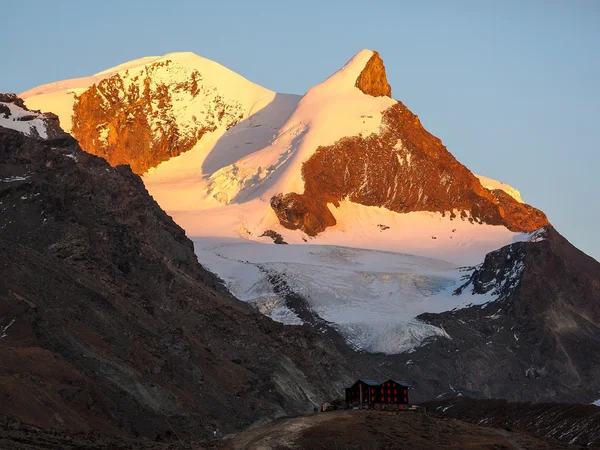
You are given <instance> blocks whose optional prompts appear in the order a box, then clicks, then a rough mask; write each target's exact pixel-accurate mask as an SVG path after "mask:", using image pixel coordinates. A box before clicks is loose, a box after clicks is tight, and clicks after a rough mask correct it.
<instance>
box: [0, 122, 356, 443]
mask: <svg viewBox="0 0 600 450" xmlns="http://www.w3.org/2000/svg"><path fill="white" fill-rule="evenodd" d="M26 113H27V111H25V112H23V114H26ZM0 231H1V232H0V361H2V364H0V398H1V399H3V400H2V401H0V414H6V415H9V416H12V417H15V418H16V419H18V420H19V421H22V422H26V423H32V424H34V425H36V426H40V427H44V428H56V427H58V428H66V429H71V430H82V431H86V430H92V429H96V430H102V431H104V432H107V433H112V434H115V433H116V434H119V433H121V434H122V433H131V434H136V435H142V436H146V437H150V438H155V437H156V436H157V435H159V434H164V433H165V432H166V431H167V430H175V432H176V433H177V435H178V437H180V438H182V439H183V438H187V437H189V436H195V437H196V438H201V437H203V436H212V435H213V434H214V431H216V430H218V433H219V435H222V434H224V433H228V432H231V431H234V430H239V429H241V428H244V427H245V426H247V425H250V424H251V423H253V422H255V421H258V420H264V419H268V418H273V417H276V416H279V415H282V414H289V413H295V412H302V411H308V410H311V409H312V407H313V405H316V404H317V403H318V402H319V401H320V400H321V398H325V397H329V396H336V395H339V392H340V390H341V388H342V387H343V386H344V382H345V380H347V379H348V377H349V374H351V373H352V369H350V368H349V367H348V366H347V364H346V362H345V361H344V359H343V358H342V356H341V354H340V353H339V351H338V350H337V349H336V347H335V346H334V345H333V343H332V342H331V341H330V340H329V339H327V338H326V337H324V336H321V335H319V334H318V333H316V332H313V331H311V330H310V329H309V328H307V327H284V326H283V325H281V324H278V323H276V322H273V321H271V320H270V319H268V318H266V317H264V316H263V315H262V314H260V313H258V312H257V311H255V310H254V309H252V308H251V307H250V306H248V305H247V304H245V303H242V302H240V301H238V300H236V299H235V298H233V297H232V296H231V295H230V294H229V293H228V292H227V291H226V290H225V289H224V288H223V286H222V285H221V284H220V281H219V280H218V279H217V278H216V277H215V276H214V275H213V274H211V273H209V272H207V271H206V270H204V269H203V267H202V266H201V265H200V264H199V263H198V260H197V258H196V255H195V254H194V249H193V244H192V242H191V241H190V240H189V239H188V238H187V237H186V236H185V233H184V231H183V230H182V229H181V228H180V227H179V226H178V225H177V224H175V223H174V222H173V220H172V219H171V217H169V216H168V215H167V214H165V213H164V212H163V211H162V210H161V209H160V208H159V206H158V205H157V203H156V202H155V201H154V200H153V199H152V197H150V196H149V195H148V193H147V191H146V190H145V188H144V185H143V183H142V181H141V179H140V178H139V177H138V176H137V175H135V174H134V173H132V172H131V170H130V169H129V167H127V166H117V167H111V166H110V165H109V164H108V163H107V162H106V161H105V160H104V159H102V158H99V157H96V156H94V155H91V154H88V153H85V152H83V151H82V150H81V149H80V147H79V146H78V145H77V142H76V141H75V140H74V139H73V138H72V137H70V136H68V135H65V134H63V135H62V137H59V138H48V139H41V138H40V137H39V136H31V137H30V136H27V135H26V134H24V133H22V132H19V131H17V130H12V129H7V128H0Z"/></svg>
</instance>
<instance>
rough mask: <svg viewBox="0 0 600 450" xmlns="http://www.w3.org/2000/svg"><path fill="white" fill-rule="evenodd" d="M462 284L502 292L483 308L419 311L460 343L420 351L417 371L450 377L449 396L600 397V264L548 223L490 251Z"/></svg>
mask: <svg viewBox="0 0 600 450" xmlns="http://www.w3.org/2000/svg"><path fill="white" fill-rule="evenodd" d="M462 290H463V291H464V292H472V293H473V294H481V293H488V292H489V293H494V294H496V295H497V294H500V295H499V296H498V300H497V301H494V302H491V303H487V304H485V305H483V306H473V307H470V308H465V309H460V310H454V311H449V312H445V313H440V314H423V315H421V316H419V319H421V320H424V321H426V322H427V323H430V324H433V325H436V326H439V327H443V328H444V330H446V332H448V334H449V335H450V336H451V337H452V340H439V341H438V342H436V343H435V344H428V345H425V346H423V347H421V348H419V349H417V350H416V351H415V352H414V353H412V354H411V355H410V360H411V372H412V376H413V377H415V378H416V379H418V378H419V377H421V376H422V377H424V379H435V378H438V377H439V379H443V378H445V377H447V379H448V381H447V382H446V385H445V386H444V385H443V384H441V385H440V389H441V390H442V392H446V393H447V394H446V395H447V396H450V397H451V396H456V395H458V393H462V394H464V395H468V394H471V395H476V396H481V394H482V393H483V394H484V396H485V397H491V398H506V399H510V400H528V401H563V402H565V401H568V402H582V403H591V402H592V401H594V400H596V399H597V397H598V392H599V390H600V382H599V380H600V366H599V365H598V364H597V361H599V360H600V263H598V262H597V261H595V260H594V259H592V258H590V257H589V256H587V255H585V254H584V253H583V252H581V251H579V250H578V249H576V248H575V247H573V245H571V244H570V243H569V242H568V241H567V240H566V239H565V238H564V237H562V236H561V235H560V234H559V233H558V232H557V231H556V230H554V228H552V227H551V226H549V227H547V228H546V229H545V230H543V232H541V233H539V234H538V235H537V236H536V237H534V238H533V239H532V240H531V241H530V242H519V243H515V244H511V245H509V246H507V247H504V248H502V249H499V250H498V251H496V252H492V253H490V254H489V255H488V256H487V257H486V259H485V262H484V263H483V264H482V265H481V266H480V267H479V268H478V269H477V270H476V271H475V272H474V273H473V275H472V276H471V277H470V279H468V280H466V284H465V286H463V288H462ZM464 292H463V295H464ZM473 298H474V299H476V298H477V295H474V296H473Z"/></svg>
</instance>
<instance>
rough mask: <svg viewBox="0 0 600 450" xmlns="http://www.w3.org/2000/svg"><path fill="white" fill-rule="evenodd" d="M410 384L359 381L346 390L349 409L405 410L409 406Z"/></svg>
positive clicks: (402, 382) (390, 381) (386, 381)
mask: <svg viewBox="0 0 600 450" xmlns="http://www.w3.org/2000/svg"><path fill="white" fill-rule="evenodd" d="M408 387H409V386H408V383H406V382H404V381H398V380H384V381H378V380H358V381H357V382H356V383H354V384H353V385H352V386H351V387H349V388H346V404H347V405H348V406H349V407H355V406H358V407H362V408H378V407H383V406H385V407H386V408H388V407H389V408H391V409H395V408H394V406H397V407H398V408H397V409H403V406H404V405H408V404H409V403H408Z"/></svg>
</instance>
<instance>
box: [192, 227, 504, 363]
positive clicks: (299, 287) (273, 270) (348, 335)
mask: <svg viewBox="0 0 600 450" xmlns="http://www.w3.org/2000/svg"><path fill="white" fill-rule="evenodd" d="M193 241H194V246H195V248H196V253H197V255H198V259H199V260H200V261H201V262H202V264H203V265H204V266H205V267H206V268H208V269H209V270H211V271H213V272H215V273H217V274H218V275H219V276H220V277H221V278H222V279H223V280H224V281H225V283H226V285H227V287H228V288H229V289H230V290H231V292H232V293H233V294H234V295H235V296H236V297H238V298H239V299H241V300H244V301H246V302H249V303H251V304H253V305H255V306H256V307H257V308H258V309H259V310H261V311H262V312H263V313H264V314H266V315H268V316H269V317H271V318H272V319H273V320H277V321H279V322H282V323H284V324H289V325H297V324H301V323H302V320H301V319H300V318H299V317H298V315H297V314H295V312H294V310H293V309H294V308H293V307H290V306H289V305H288V304H287V302H286V298H285V293H281V292H280V293H278V292H276V290H275V289H274V285H273V281H272V280H273V279H284V280H285V283H286V284H287V286H288V287H289V289H290V290H291V292H293V293H294V294H297V295H300V296H301V297H302V298H303V299H304V300H305V301H306V303H307V304H308V306H309V307H310V309H311V310H312V311H314V312H315V313H316V314H318V316H319V317H320V318H322V319H324V320H326V321H327V322H330V323H331V324H332V326H333V327H334V328H335V329H337V330H338V331H339V332H340V333H341V334H342V336H343V337H344V338H345V339H346V341H347V342H348V343H349V344H350V345H352V346H353V347H354V348H357V349H361V350H365V351H369V352H383V353H399V352H405V351H410V350H411V349H413V348H415V347H417V346H419V345H420V344H422V343H423V341H425V340H426V339H428V338H430V337H443V338H451V336H448V334H447V333H446V332H445V331H444V330H443V329H440V328H437V327H434V326H432V325H429V324H426V323H423V322H421V321H419V320H417V319H416V317H417V316H418V315H419V314H422V313H424V312H431V313H437V312H443V311H449V310H453V309H455V308H463V307H466V306H469V305H481V304H485V303H487V302H490V301H493V300H495V296H494V295H492V294H486V295H473V294H472V293H471V291H469V290H468V289H465V291H464V292H463V293H462V294H461V295H453V293H454V291H455V290H456V289H457V288H458V287H459V286H461V285H462V284H464V283H465V278H466V277H468V276H470V275H471V273H472V271H473V270H474V268H472V267H471V268H464V267H463V268H461V267H459V266H458V265H456V264H454V263H451V262H448V261H443V260H439V259H433V258H426V257H421V256H415V255H409V254H401V253H392V252H384V251H375V250H365V249H357V248H349V247H337V246H328V245H274V244H263V243H258V242H251V241H245V240H242V239H223V238H194V239H193Z"/></svg>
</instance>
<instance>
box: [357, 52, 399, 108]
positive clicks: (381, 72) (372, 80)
mask: <svg viewBox="0 0 600 450" xmlns="http://www.w3.org/2000/svg"><path fill="white" fill-rule="evenodd" d="M356 87H357V88H359V89H360V90H361V91H363V92H364V93H365V94H367V95H372V96H373V97H381V96H385V97H391V96H392V87H391V86H390V85H389V83H388V81H387V77H386V75H385V66H384V65H383V60H382V59H381V57H380V56H379V53H377V52H373V56H371V59H369V62H367V64H366V66H365V68H364V69H363V71H362V72H361V73H360V75H359V76H358V79H357V80H356Z"/></svg>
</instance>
